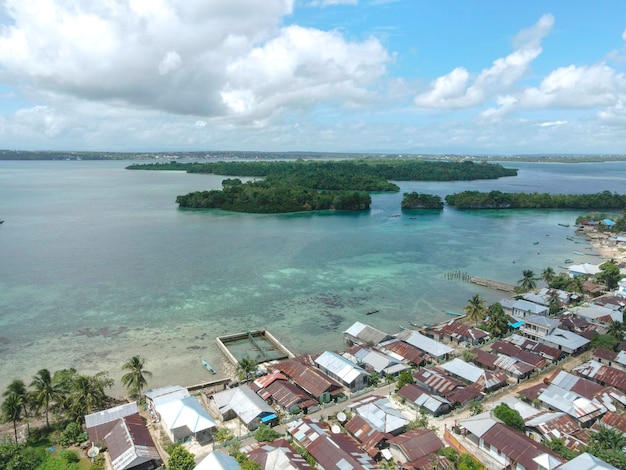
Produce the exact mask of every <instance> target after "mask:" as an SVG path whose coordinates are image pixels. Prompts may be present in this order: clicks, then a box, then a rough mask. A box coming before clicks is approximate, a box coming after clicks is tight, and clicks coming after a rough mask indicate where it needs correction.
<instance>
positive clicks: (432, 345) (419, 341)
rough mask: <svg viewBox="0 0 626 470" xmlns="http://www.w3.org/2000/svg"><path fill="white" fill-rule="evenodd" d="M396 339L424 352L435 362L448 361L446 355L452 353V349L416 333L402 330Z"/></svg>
mask: <svg viewBox="0 0 626 470" xmlns="http://www.w3.org/2000/svg"><path fill="white" fill-rule="evenodd" d="M396 337H397V338H399V339H401V340H402V341H406V342H407V343H409V344H410V345H412V346H415V347H416V348H417V349H419V350H421V351H423V352H425V353H426V354H428V355H429V356H430V357H431V358H433V359H435V360H436V361H437V362H440V361H445V360H446V359H448V355H450V354H452V353H453V352H454V348H451V347H450V346H446V345H445V344H443V343H440V342H439V341H435V340H434V339H431V338H429V337H428V336H424V335H423V334H421V333H418V332H417V331H413V330H403V331H401V332H400V333H398V334H397V335H396Z"/></svg>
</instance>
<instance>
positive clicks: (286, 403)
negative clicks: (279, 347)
mask: <svg viewBox="0 0 626 470" xmlns="http://www.w3.org/2000/svg"><path fill="white" fill-rule="evenodd" d="M250 388H251V389H252V390H254V391H255V392H256V394H257V395H259V396H260V397H261V398H263V400H265V401H267V402H269V404H270V405H272V404H277V405H278V406H280V408H282V409H283V410H284V411H285V412H287V413H297V412H301V411H303V412H305V413H309V412H314V411H317V410H318V409H319V403H318V402H317V400H314V399H313V398H312V397H311V396H310V395H309V394H308V393H306V392H305V391H304V390H302V389H301V388H300V387H298V386H297V385H296V384H293V383H291V382H289V380H287V377H286V376H284V375H283V374H282V373H281V372H274V373H272V374H268V375H264V376H263V377H259V378H258V379H256V380H255V381H254V382H252V383H251V384H250Z"/></svg>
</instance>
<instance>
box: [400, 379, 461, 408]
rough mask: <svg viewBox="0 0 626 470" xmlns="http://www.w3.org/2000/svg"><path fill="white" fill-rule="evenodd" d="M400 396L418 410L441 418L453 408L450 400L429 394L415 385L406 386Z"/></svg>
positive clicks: (401, 390)
mask: <svg viewBox="0 0 626 470" xmlns="http://www.w3.org/2000/svg"><path fill="white" fill-rule="evenodd" d="M398 395H399V396H400V397H402V398H403V399H404V400H406V403H407V404H409V405H411V406H413V407H414V408H415V409H417V410H420V411H421V410H423V411H424V412H426V413H428V414H431V415H433V416H440V415H442V414H446V413H449V412H450V410H451V409H452V406H451V404H450V402H449V401H448V400H446V399H445V398H443V397H440V396H438V395H435V394H432V393H429V392H428V391H427V390H426V389H424V388H422V387H420V386H419V385H415V384H406V385H405V386H404V387H402V388H401V389H400V390H398Z"/></svg>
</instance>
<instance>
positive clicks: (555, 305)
mask: <svg viewBox="0 0 626 470" xmlns="http://www.w3.org/2000/svg"><path fill="white" fill-rule="evenodd" d="M548 309H549V311H550V315H556V314H557V313H559V311H560V310H561V298H560V297H559V293H558V292H557V291H556V290H554V289H550V290H549V291H548Z"/></svg>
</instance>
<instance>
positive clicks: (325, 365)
mask: <svg viewBox="0 0 626 470" xmlns="http://www.w3.org/2000/svg"><path fill="white" fill-rule="evenodd" d="M315 363H316V364H317V366H318V367H319V368H320V369H321V370H322V372H324V373H325V374H326V375H328V376H329V377H331V378H333V379H335V380H337V381H338V382H339V383H341V384H342V385H343V386H344V387H346V388H347V389H348V390H350V391H351V392H356V391H357V390H361V389H362V388H364V387H366V386H367V385H368V382H369V375H370V374H369V373H368V372H366V371H365V370H363V369H362V368H361V367H359V366H357V365H356V364H353V363H352V362H351V361H349V360H348V359H346V358H345V357H343V356H340V355H339V354H337V353H334V352H332V351H324V353H323V354H322V355H321V356H319V357H318V358H317V359H315Z"/></svg>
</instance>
